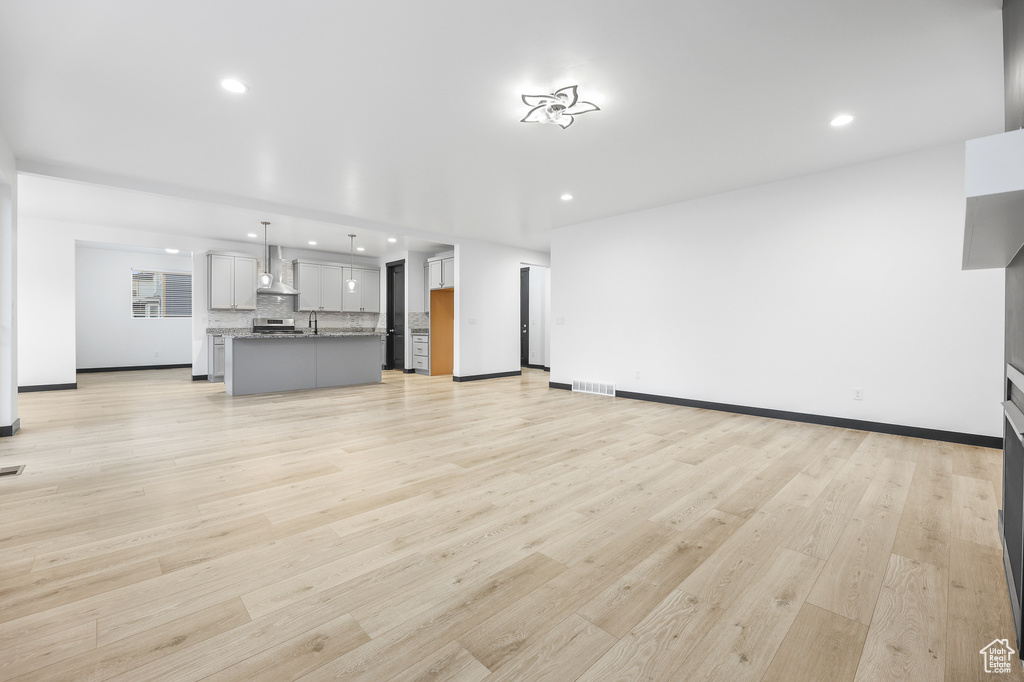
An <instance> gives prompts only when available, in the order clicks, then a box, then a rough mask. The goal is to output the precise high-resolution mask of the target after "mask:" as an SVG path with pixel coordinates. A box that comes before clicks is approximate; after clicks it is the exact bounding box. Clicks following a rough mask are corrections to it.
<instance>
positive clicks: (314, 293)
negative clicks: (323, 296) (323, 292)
mask: <svg viewBox="0 0 1024 682" xmlns="http://www.w3.org/2000/svg"><path fill="white" fill-rule="evenodd" d="M295 284H296V287H295V288H296V289H298V290H299V310H301V311H308V310H319V309H320V266H319V265H312V264H311V263H296V265H295Z"/></svg>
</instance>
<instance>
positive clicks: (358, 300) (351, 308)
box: [342, 267, 380, 313]
mask: <svg viewBox="0 0 1024 682" xmlns="http://www.w3.org/2000/svg"><path fill="white" fill-rule="evenodd" d="M350 277H351V278H352V279H354V280H355V281H356V290H355V291H349V290H348V287H347V286H345V282H346V281H348V279H349V278H350ZM343 278H344V281H343V282H342V290H343V292H344V294H343V306H342V309H343V310H344V311H345V312H348V313H379V312H380V269H379V268H351V267H346V268H344V273H343Z"/></svg>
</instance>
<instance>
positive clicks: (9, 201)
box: [0, 131, 18, 432]
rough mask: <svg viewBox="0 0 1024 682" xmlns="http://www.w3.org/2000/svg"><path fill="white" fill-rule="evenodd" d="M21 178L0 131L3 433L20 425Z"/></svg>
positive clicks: (0, 400)
mask: <svg viewBox="0 0 1024 682" xmlns="http://www.w3.org/2000/svg"><path fill="white" fill-rule="evenodd" d="M17 188H18V175H17V173H16V171H15V162H14V153H13V152H12V151H11V148H10V146H9V145H8V144H7V138H6V137H5V136H4V134H3V131H0V429H3V430H5V431H8V432H10V431H11V430H12V429H11V427H13V426H14V424H15V423H16V422H17V421H18V278H17V271H18V267H17V266H18V264H17V253H18V239H17V232H18V229H17V223H18V221H17V210H18V208H17V203H18V200H17V197H18V189H17Z"/></svg>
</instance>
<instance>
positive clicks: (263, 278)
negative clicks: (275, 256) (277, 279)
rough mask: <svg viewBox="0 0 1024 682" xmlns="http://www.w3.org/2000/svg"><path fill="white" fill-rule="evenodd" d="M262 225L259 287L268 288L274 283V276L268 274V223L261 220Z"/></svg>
mask: <svg viewBox="0 0 1024 682" xmlns="http://www.w3.org/2000/svg"><path fill="white" fill-rule="evenodd" d="M261 224H262V225H263V272H262V273H261V274H260V289H269V288H270V285H272V284H273V283H274V276H273V275H272V274H270V246H268V245H267V225H269V224H270V223H269V222H267V221H266V220H264V221H262V223H261Z"/></svg>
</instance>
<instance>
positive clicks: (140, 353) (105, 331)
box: [75, 246, 205, 369]
mask: <svg viewBox="0 0 1024 682" xmlns="http://www.w3.org/2000/svg"><path fill="white" fill-rule="evenodd" d="M133 268H134V269H141V270H157V271H162V272H188V273H192V258H191V256H187V255H179V256H172V255H170V254H159V253H142V252H138V251H114V250H112V249H96V248H89V247H85V246H78V247H77V249H76V260H75V280H76V281H75V327H76V334H75V338H76V344H75V346H76V351H75V355H76V361H75V365H76V369H86V368H97V367H137V366H149V365H183V364H188V363H190V362H192V318H188V317H179V318H173V317H170V318H138V317H133V316H132V311H131V300H132V298H131V283H132V269H133ZM192 275H193V277H192V279H193V281H194V280H195V278H196V275H195V273H192ZM199 276H205V272H203V273H200V274H199Z"/></svg>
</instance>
